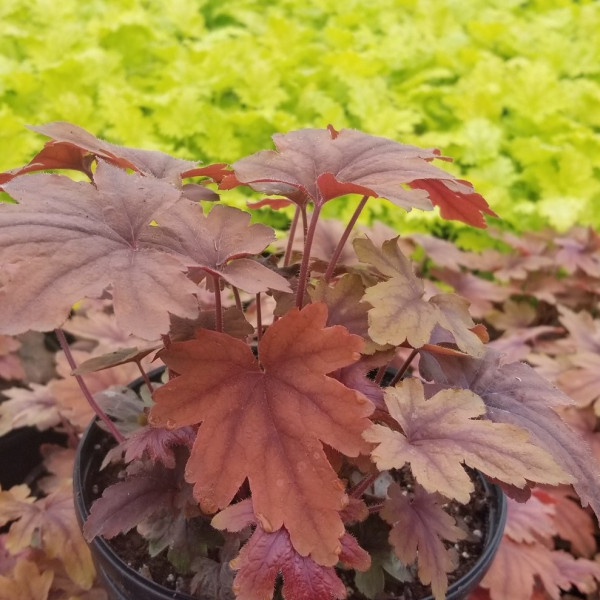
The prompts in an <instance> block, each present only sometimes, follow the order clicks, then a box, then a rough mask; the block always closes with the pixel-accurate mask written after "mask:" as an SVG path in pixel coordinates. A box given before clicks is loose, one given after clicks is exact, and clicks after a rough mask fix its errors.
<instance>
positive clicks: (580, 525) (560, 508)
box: [534, 486, 596, 558]
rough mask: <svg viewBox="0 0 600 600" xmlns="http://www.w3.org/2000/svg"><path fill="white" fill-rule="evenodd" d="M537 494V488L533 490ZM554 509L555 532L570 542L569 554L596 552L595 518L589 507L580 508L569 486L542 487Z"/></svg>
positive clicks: (586, 554)
mask: <svg viewBox="0 0 600 600" xmlns="http://www.w3.org/2000/svg"><path fill="white" fill-rule="evenodd" d="M534 493H535V494H536V495H538V493H537V490H536V491H535V492H534ZM544 494H546V495H547V496H549V497H550V501H551V502H552V508H553V510H554V524H555V529H556V533H558V535H559V536H560V537H561V538H562V539H563V540H567V541H568V542H570V544H571V548H570V550H571V554H574V555H576V556H584V557H587V558H591V557H592V556H594V553H595V552H596V538H595V537H594V533H595V531H596V527H595V520H594V518H593V515H592V514H591V511H590V510H589V509H585V508H581V506H580V505H579V502H577V501H576V500H575V499H574V498H572V496H573V490H572V489H571V487H570V486H560V487H552V488H544Z"/></svg>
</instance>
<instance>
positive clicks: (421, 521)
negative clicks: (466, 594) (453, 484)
mask: <svg viewBox="0 0 600 600" xmlns="http://www.w3.org/2000/svg"><path fill="white" fill-rule="evenodd" d="M388 495H389V498H388V499H387V500H386V503H385V506H384V507H383V509H382V511H381V517H382V518H383V519H384V520H385V521H387V522H388V523H389V524H390V525H391V526H392V529H391V531H390V543H391V544H392V546H393V547H394V550H395V552H396V555H397V556H398V558H399V559H400V561H401V562H402V563H404V564H405V565H409V564H411V563H413V562H415V560H417V558H418V561H417V563H418V574H419V579H420V580H421V582H422V583H424V584H425V585H428V584H431V590H432V592H433V596H434V597H435V598H436V600H442V599H443V598H445V594H446V590H447V589H448V577H447V576H446V573H449V572H450V571H452V570H453V569H454V568H455V567H456V557H453V554H452V552H451V551H450V550H449V549H447V548H446V546H445V545H444V541H448V542H456V541H458V540H460V539H463V538H465V537H466V533H465V532H464V531H462V530H461V529H459V528H458V527H457V526H456V523H455V521H454V519H453V518H452V517H451V516H450V515H449V514H448V513H446V512H445V511H444V510H443V508H442V507H441V505H440V503H439V497H438V496H436V495H434V494H429V493H427V492H426V491H425V490H424V489H423V488H422V487H421V486H416V489H415V493H414V495H413V496H412V497H409V496H405V495H404V494H403V492H402V489H401V488H400V486H398V485H397V484H395V483H392V484H391V485H390V486H389V488H388Z"/></svg>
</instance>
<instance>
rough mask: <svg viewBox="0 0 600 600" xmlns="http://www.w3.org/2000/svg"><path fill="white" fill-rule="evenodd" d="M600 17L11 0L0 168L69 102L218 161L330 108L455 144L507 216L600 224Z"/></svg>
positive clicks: (23, 156) (556, 12) (4, 29)
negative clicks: (32, 128)
mask: <svg viewBox="0 0 600 600" xmlns="http://www.w3.org/2000/svg"><path fill="white" fill-rule="evenodd" d="M599 31H600V2H596V1H593V0H580V1H577V0H530V1H526V0H525V1H524V0H468V1H465V0H369V2H365V1H364V0H347V1H346V2H344V3H340V2H338V1H337V0H303V1H302V2H298V1H297V0H262V1H261V0H169V1H168V2H167V1H165V0H161V1H158V0H87V1H86V2H80V1H77V0H62V1H61V2H60V3H57V2H54V1H50V0H30V1H29V2H27V3H23V2H21V1H20V0H3V1H2V3H1V4H0V34H1V35H0V169H2V170H4V169H8V168H11V167H15V166H18V165H21V164H23V163H25V162H27V161H28V160H29V159H30V158H31V157H32V156H33V154H34V153H35V152H36V150H37V149H39V148H40V147H41V145H42V143H43V142H44V141H45V139H44V138H42V137H41V136H39V135H37V134H35V133H33V132H31V131H28V130H27V129H26V128H25V125H26V124H41V123H45V122H48V121H54V120H68V121H71V122H73V123H76V124H78V125H80V126H82V127H85V128H86V129H88V130H89V131H91V132H92V133H94V134H95V135H97V136H99V137H101V138H104V139H107V140H109V141H111V142H113V143H118V144H124V145H130V146H138V147H144V148H151V149H160V150H163V151H166V152H170V153H173V154H175V155H178V156H181V157H185V158H190V159H194V160H201V161H203V162H213V161H225V162H233V161H234V160H236V159H237V158H240V157H242V156H244V155H246V154H249V153H252V152H255V151H257V150H259V149H262V148H270V147H272V144H271V140H270V136H271V135H272V134H273V133H275V132H279V131H282V132H283V131H288V130H290V129H295V128H300V127H325V126H326V125H327V124H329V123H331V124H332V125H334V127H336V128H337V129H340V128H343V127H353V128H358V129H362V130H364V131H366V132H369V133H372V134H375V135H381V136H386V137H391V138H393V139H395V140H397V141H401V142H405V143H413V144H417V145H420V146H427V147H431V146H433V147H437V148H440V149H441V151H442V153H443V154H446V155H450V156H453V157H454V158H455V162H454V163H453V164H452V165H451V166H450V170H452V171H453V172H454V173H455V174H459V175H461V176H464V177H465V178H467V179H469V180H470V181H472V182H473V184H474V185H475V187H476V189H477V190H478V191H479V192H480V193H482V194H483V195H484V196H485V197H486V199H487V200H488V201H489V203H490V204H491V206H492V208H493V209H494V210H495V211H496V212H497V213H498V214H499V215H501V216H502V218H503V220H504V225H505V226H506V227H508V228H511V229H515V230H524V229H532V228H533V229H539V228H541V227H544V226H546V225H550V226H552V227H555V228H558V229H560V230H564V229H566V228H568V227H569V226H570V225H572V224H576V223H577V224H591V225H594V226H595V227H596V228H598V227H599V226H600V210H599V207H600V162H599V161H598V157H599V156H600V110H599V104H600V35H598V32H599ZM442 166H444V168H446V167H447V166H448V165H447V164H446V163H444V164H443V165H442ZM330 204H331V205H332V207H331V209H330V210H331V211H333V212H336V211H337V212H338V213H343V212H344V204H343V203H330ZM388 204H389V203H372V206H371V207H370V211H367V212H366V213H365V216H364V218H365V219H366V220H373V219H377V220H383V221H386V222H389V223H390V224H393V225H400V226H402V227H405V228H408V229H423V228H429V229H433V230H434V231H435V229H436V227H438V228H439V227H443V226H441V225H439V223H438V224H436V222H435V216H429V215H423V213H419V214H414V215H413V214H411V215H410V216H409V217H408V219H407V217H406V215H405V214H404V213H402V214H401V215H399V214H398V213H397V212H396V213H394V214H392V212H391V211H390V208H391V205H389V206H388ZM352 209H353V207H352ZM400 212H401V211H400ZM415 212H416V211H415ZM267 217H268V215H267ZM442 233H443V232H442ZM462 242H463V245H468V243H467V242H466V238H463V239H462ZM472 243H474V244H475V243H476V242H472Z"/></svg>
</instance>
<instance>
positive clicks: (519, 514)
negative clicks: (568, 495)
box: [504, 494, 557, 544]
mask: <svg viewBox="0 0 600 600" xmlns="http://www.w3.org/2000/svg"><path fill="white" fill-rule="evenodd" d="M554 517H555V508H554V505H553V504H548V503H544V502H542V501H541V500H540V499H539V498H538V497H537V496H536V495H535V494H534V495H532V496H531V498H529V500H527V502H517V501H515V500H513V499H512V498H508V499H507V518H506V527H505V529H504V535H507V536H508V537H509V538H510V539H511V540H513V541H515V542H521V543H522V542H525V543H527V544H532V543H533V542H542V541H544V540H546V541H547V542H549V541H550V540H551V539H552V537H553V536H554V535H556V533H557V531H556V526H555V524H554Z"/></svg>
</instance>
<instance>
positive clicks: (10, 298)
mask: <svg viewBox="0 0 600 600" xmlns="http://www.w3.org/2000/svg"><path fill="white" fill-rule="evenodd" d="M34 129H35V130H36V131H38V132H40V133H42V134H45V135H47V136H49V137H51V138H52V140H51V141H50V142H48V143H47V144H46V146H45V147H44V148H43V149H42V150H41V151H40V153H39V154H38V155H37V156H36V157H35V158H34V159H33V160H32V161H31V162H30V163H29V164H28V165H26V166H24V167H21V168H19V169H14V170H12V171H10V172H6V173H4V174H1V175H0V184H1V185H2V186H3V188H4V191H6V192H7V194H8V195H9V196H10V198H11V199H12V202H9V203H4V204H2V205H1V206H0V260H1V263H2V273H3V275H2V278H3V281H2V287H1V288H0V333H5V334H16V333H19V332H22V331H25V330H28V329H34V330H42V331H45V330H51V329H56V330H57V334H58V337H59V340H60V341H61V344H62V345H63V347H64V350H65V352H66V354H67V357H69V359H70V361H71V366H72V368H73V372H74V374H75V376H76V377H77V378H78V380H79V381H80V383H81V388H82V391H83V393H84V394H86V396H87V398H88V400H89V402H90V404H91V405H92V406H93V407H94V410H95V411H96V414H97V415H98V417H99V419H100V422H101V423H103V427H104V428H105V429H106V430H107V431H108V432H111V433H112V436H113V437H114V438H115V442H116V443H117V445H116V447H115V448H112V449H110V450H108V449H106V450H105V451H104V453H105V454H106V452H108V456H102V457H101V458H100V459H95V460H96V462H102V461H104V464H107V463H112V464H113V466H112V467H111V469H112V480H110V482H109V483H110V484H109V485H108V487H106V489H104V491H103V493H102V496H101V497H100V498H99V499H97V500H96V501H95V502H94V505H93V507H92V508H91V513H90V515H89V517H88V518H87V521H86V523H85V524H84V533H85V535H86V537H87V538H88V539H89V540H92V539H93V538H95V537H96V536H100V535H102V536H104V537H105V538H110V537H112V536H116V535H117V534H119V533H120V532H127V531H130V530H132V529H133V528H137V532H138V533H139V534H141V535H142V536H144V537H145V538H146V539H147V540H148V543H149V549H150V552H151V553H156V552H158V551H160V550H163V549H164V550H166V551H167V553H168V554H169V556H170V558H171V559H172V560H173V561H174V562H175V563H177V564H178V565H179V567H180V572H181V575H182V577H183V578H184V579H185V578H186V577H187V579H188V580H189V581H188V582H189V584H190V586H191V587H190V589H192V590H193V593H195V594H196V595H197V596H198V597H200V598H203V597H215V598H228V597H233V596H236V597H237V598H242V599H254V598H257V599H258V598H265V597H271V596H273V594H280V593H281V594H283V596H284V597H285V598H287V599H290V600H295V599H299V598H312V599H321V598H323V599H325V598H330V597H335V598H342V597H344V596H345V595H346V594H347V592H348V590H353V591H352V593H354V594H356V596H355V597H357V598H360V597H365V595H366V596H368V597H373V598H374V597H376V596H380V595H381V594H384V593H389V594H392V596H391V597H393V594H394V593H396V592H395V591H394V590H396V591H397V590H398V589H401V586H402V585H404V584H402V583H398V580H401V579H403V578H404V579H406V578H408V577H409V576H410V573H411V571H412V572H413V573H414V574H416V579H419V580H420V581H421V582H422V583H423V584H426V585H430V589H431V593H432V594H433V596H434V597H435V598H436V599H438V600H439V599H441V598H443V597H444V596H445V593H446V591H447V589H448V574H449V573H451V572H452V571H453V570H454V568H455V566H456V564H457V559H458V557H457V552H456V550H455V544H458V541H459V540H460V539H462V538H470V539H472V538H473V536H474V535H475V536H476V535H477V534H474V532H473V531H469V530H468V527H467V526H466V520H464V519H462V518H461V517H460V516H456V515H458V514H459V513H456V512H454V513H453V514H454V516H452V515H451V514H450V512H452V511H455V509H456V507H457V506H460V505H463V504H465V503H468V502H469V500H470V498H471V495H472V493H473V491H474V489H475V488H476V487H477V486H481V485H484V484H482V483H481V482H480V479H478V476H477V475H475V474H473V472H472V471H471V470H472V469H476V470H477V471H478V472H480V473H482V474H483V478H485V479H486V480H489V481H491V482H497V483H499V484H500V485H501V486H502V488H503V489H504V490H505V491H506V492H507V493H508V494H510V495H511V496H512V497H515V498H520V499H524V498H526V497H527V496H528V493H529V488H530V486H531V485H533V483H535V482H539V483H545V484H549V485H557V484H563V483H571V484H573V486H574V488H575V490H576V491H577V493H578V494H579V496H580V498H581V500H582V502H583V503H584V504H590V505H591V507H592V508H593V509H594V510H595V511H596V513H597V514H598V512H600V510H599V509H600V500H599V499H600V477H599V473H598V469H597V468H596V466H595V462H594V461H593V460H591V453H590V450H589V448H588V447H587V445H586V443H585V442H584V441H583V440H582V439H581V438H580V437H579V436H578V435H577V434H576V433H575V432H574V431H573V430H572V429H570V427H569V426H568V425H567V424H566V423H564V422H563V421H562V420H561V419H560V417H559V416H558V415H557V413H556V412H555V411H554V407H556V406H560V405H564V404H567V403H569V402H570V401H569V399H568V398H567V397H566V396H565V395H564V394H562V393H561V392H559V391H558V390H557V389H556V388H554V387H553V386H552V385H550V384H549V383H548V382H547V381H545V380H544V379H542V378H541V377H540V376H539V375H537V374H536V372H535V371H534V370H533V369H532V368H530V367H529V366H527V365H526V364H524V363H505V362H503V361H502V357H501V356H500V355H499V353H497V352H495V351H494V350H492V349H490V348H487V347H486V344H485V341H486V332H485V329H484V328H483V327H482V326H481V325H476V324H475V323H474V322H473V320H472V319H471V317H470V316H469V312H468V303H467V302H466V301H465V300H464V299H462V298H460V297H459V296H457V295H455V294H452V293H440V294H435V295H433V296H431V297H428V296H427V295H426V294H425V288H424V284H423V281H422V280H421V279H420V278H419V277H417V276H416V275H415V273H414V271H413V268H412V265H411V261H410V259H409V258H408V256H406V254H405V251H403V245H402V240H401V239H400V238H399V237H397V236H391V237H390V239H384V240H381V239H379V237H380V232H378V231H377V230H375V229H374V230H373V231H371V232H368V233H367V234H366V235H365V234H361V233H360V231H359V228H358V227H357V226H356V221H357V218H358V216H359V214H360V212H361V210H362V209H363V207H364V206H365V204H366V202H368V201H371V202H373V201H378V200H374V199H377V198H385V199H387V200H388V201H390V202H392V203H393V204H395V205H396V206H399V207H401V208H403V209H405V210H411V209H413V208H419V209H423V210H429V209H432V208H433V206H438V207H439V209H440V213H441V215H442V217H444V218H448V219H459V220H461V221H463V222H465V223H468V224H470V225H473V226H476V227H483V226H485V221H484V218H483V214H489V215H493V214H494V213H493V212H492V211H491V209H490V208H489V207H488V205H487V203H486V202H485V200H484V199H483V198H482V197H481V196H480V195H478V194H477V193H476V192H475V191H474V189H473V187H472V186H471V185H470V184H469V183H468V182H466V181H463V180H460V179H457V178H456V177H455V176H453V175H451V174H449V173H447V172H446V171H444V170H442V169H440V168H438V167H437V166H435V165H433V164H432V163H433V161H434V160H435V159H442V160H448V159H446V158H445V157H442V156H441V155H440V153H439V151H437V150H432V149H420V148H417V147H414V146H409V145H404V144H400V143H398V142H395V141H392V140H388V139H385V138H380V137H376V136H372V135H368V134H366V133H363V132H359V131H355V130H342V131H336V130H335V129H333V128H332V127H329V128H327V129H305V130H299V131H293V132H290V133H287V134H278V135H276V136H274V140H275V145H276V148H277V150H275V151H273V150H266V151H261V152H258V153H256V154H253V155H251V156H247V157H245V158H242V159H240V160H238V161H236V162H234V163H233V164H232V167H231V168H229V167H227V165H224V164H218V165H210V166H204V167H198V166H197V165H196V164H195V163H191V162H189V161H185V160H182V159H178V158H174V157H171V156H168V155H166V154H163V153H160V152H151V151H143V150H135V149H131V148H125V147H120V146H116V145H113V144H110V143H108V142H105V141H102V140H99V139H97V138H95V137H94V136H92V135H91V134H89V133H88V132H86V131H84V130H81V129H80V128H78V127H76V126H74V125H70V124H67V123H51V124H48V125H45V126H42V127H36V128H34ZM48 169H69V170H73V169H74V170H77V171H80V172H81V173H83V174H84V175H85V177H86V178H87V180H84V181H80V180H75V179H72V178H70V177H67V176H65V175H58V174H49V173H35V171H40V170H48ZM32 172H34V173H32ZM78 179H81V178H80V177H79V178H78ZM184 180H188V181H189V182H188V183H185V184H184V183H183V181H184ZM213 183H216V184H218V187H219V188H220V189H221V190H223V191H224V190H228V189H232V188H234V187H237V186H240V185H245V186H250V187H251V188H252V189H254V190H255V191H257V192H260V193H261V194H263V195H266V196H268V198H266V199H263V200H261V201H260V202H258V203H256V204H254V205H253V207H254V208H256V207H260V206H264V205H268V206H270V207H271V208H273V209H277V208H280V207H282V206H290V205H291V206H293V207H294V217H293V220H292V222H291V226H290V228H289V230H288V231H287V232H286V233H285V234H284V236H283V237H282V238H280V239H276V234H275V232H274V231H273V230H272V229H271V228H270V227H267V226H265V225H263V224H261V223H251V215H250V214H249V212H248V211H245V210H240V209H238V208H234V207H232V206H228V205H226V204H224V203H222V201H221V198H220V196H218V195H217V193H216V192H215V191H214V190H212V189H209V187H207V185H208V184H213ZM225 193H226V192H225ZM347 195H358V196H359V198H360V199H359V200H358V204H357V207H356V210H355V211H354V214H353V216H352V218H351V219H350V220H349V223H348V224H347V226H345V228H343V230H342V232H341V234H340V235H339V237H337V238H336V239H335V240H334V241H333V243H332V241H331V239H332V233H331V232H332V231H334V230H335V228H328V223H327V222H326V221H325V220H323V219H322V209H323V207H324V205H325V204H326V203H327V202H330V201H332V200H334V199H336V198H339V197H341V196H344V197H345V196H347ZM344 201H348V202H349V201H352V200H348V199H346V198H345V200H344ZM211 204H212V205H211ZM84 297H91V298H99V297H104V298H107V297H109V298H111V299H112V306H113V310H114V315H115V317H116V320H117V322H118V323H119V325H120V327H121V328H122V329H123V330H125V331H126V332H128V333H130V334H131V335H134V336H136V337H137V338H143V339H145V340H148V345H147V346H144V347H140V346H136V347H134V348H129V349H125V350H123V351H120V352H117V353H113V354H111V355H107V356H102V357H99V358H97V359H94V360H92V361H90V362H87V363H84V364H82V365H77V364H75V361H74V360H73V358H72V356H71V354H70V350H69V347H68V345H67V343H66V340H65V338H64V335H63V334H62V331H61V329H60V328H61V326H62V325H63V323H64V322H65V320H66V319H67V318H68V316H69V313H70V311H71V307H72V305H73V304H74V303H75V302H77V301H79V300H81V299H82V298H84ZM149 354H151V355H153V356H154V355H155V356H156V362H157V363H158V364H160V363H162V364H164V365H165V367H166V372H165V378H166V379H165V381H164V382H161V383H158V384H157V383H156V382H155V381H154V382H153V381H152V378H149V377H148V376H147V374H146V373H145V372H144V381H145V384H144V386H145V388H146V390H147V392H149V394H151V399H150V398H149V395H148V393H146V395H144V393H142V394H141V397H142V398H145V399H146V400H145V401H144V400H142V399H140V396H138V395H135V394H134V395H133V397H132V392H130V391H123V390H120V391H119V390H112V391H110V392H109V393H107V394H105V395H104V396H101V397H97V396H93V395H92V394H91V393H89V390H87V389H86V386H85V380H84V377H83V376H84V375H85V373H86V372H89V371H91V370H94V369H104V368H108V367H110V366H113V365H118V364H122V363H124V362H128V361H131V362H135V363H139V362H140V360H141V359H142V357H144V356H148V355H149ZM125 415H128V416H125ZM131 415H133V419H132V417H131ZM86 435H87V436H92V439H93V440H94V442H93V444H90V443H86V439H87V438H86V439H84V440H83V442H82V445H81V447H82V448H83V447H86V448H89V447H90V446H91V447H92V448H93V447H98V446H100V445H101V442H100V439H101V437H102V436H100V438H99V437H98V436H99V435H100V434H99V433H98V431H97V429H96V428H95V426H94V427H93V428H91V429H90V430H88V433H87V434H86ZM85 460H87V458H85V457H82V455H81V454H80V457H79V462H78V464H79V467H80V468H81V470H84V469H85V466H84V462H85ZM90 460H94V459H90ZM465 467H467V468H468V469H466V468H465ZM88 470H89V469H88ZM109 471H110V469H109ZM77 477H78V476H77V474H76V477H75V478H76V479H77ZM478 482H479V483H478ZM96 485H99V484H96ZM100 487H104V486H103V485H101V486H100ZM89 493H90V492H87V491H85V490H83V489H81V490H78V491H77V494H78V498H79V497H81V496H82V495H86V494H87V495H88V496H89ZM479 535H481V531H479ZM361 544H363V546H364V547H363V546H361ZM456 547H458V546H456ZM367 549H368V551H367ZM415 562H416V565H417V566H416V567H415V566H414V564H415ZM352 569H356V571H357V572H361V571H364V572H366V573H368V575H355V574H354V573H353V571H352ZM384 572H385V573H387V574H386V575H385V576H384V574H383V573H384ZM278 574H282V575H283V577H282V581H281V580H280V579H278ZM384 582H389V585H390V586H391V588H388V591H387V592H386V591H385V590H384V587H383V586H384V585H387V583H386V584H384ZM118 585H119V584H115V585H114V586H113V588H112V592H111V593H113V594H115V597H129V596H125V595H123V596H119V595H118V594H124V593H125V592H124V591H123V590H122V589H121V591H119V590H118ZM399 586H400V587H399ZM150 587H152V585H150ZM390 589H391V591H389V590H390ZM308 590H310V591H308ZM150 593H151V592H150V591H148V590H146V591H145V592H144V594H148V595H147V597H149V598H150V597H153V596H151V595H150ZM152 593H154V592H152ZM398 593H400V592H398ZM427 593H428V592H425V595H426V594H427ZM360 594H362V596H361V595H360ZM211 595H212V596H211ZM138 597H140V596H138ZM145 597H146V596H145ZM455 597H458V596H455Z"/></svg>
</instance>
